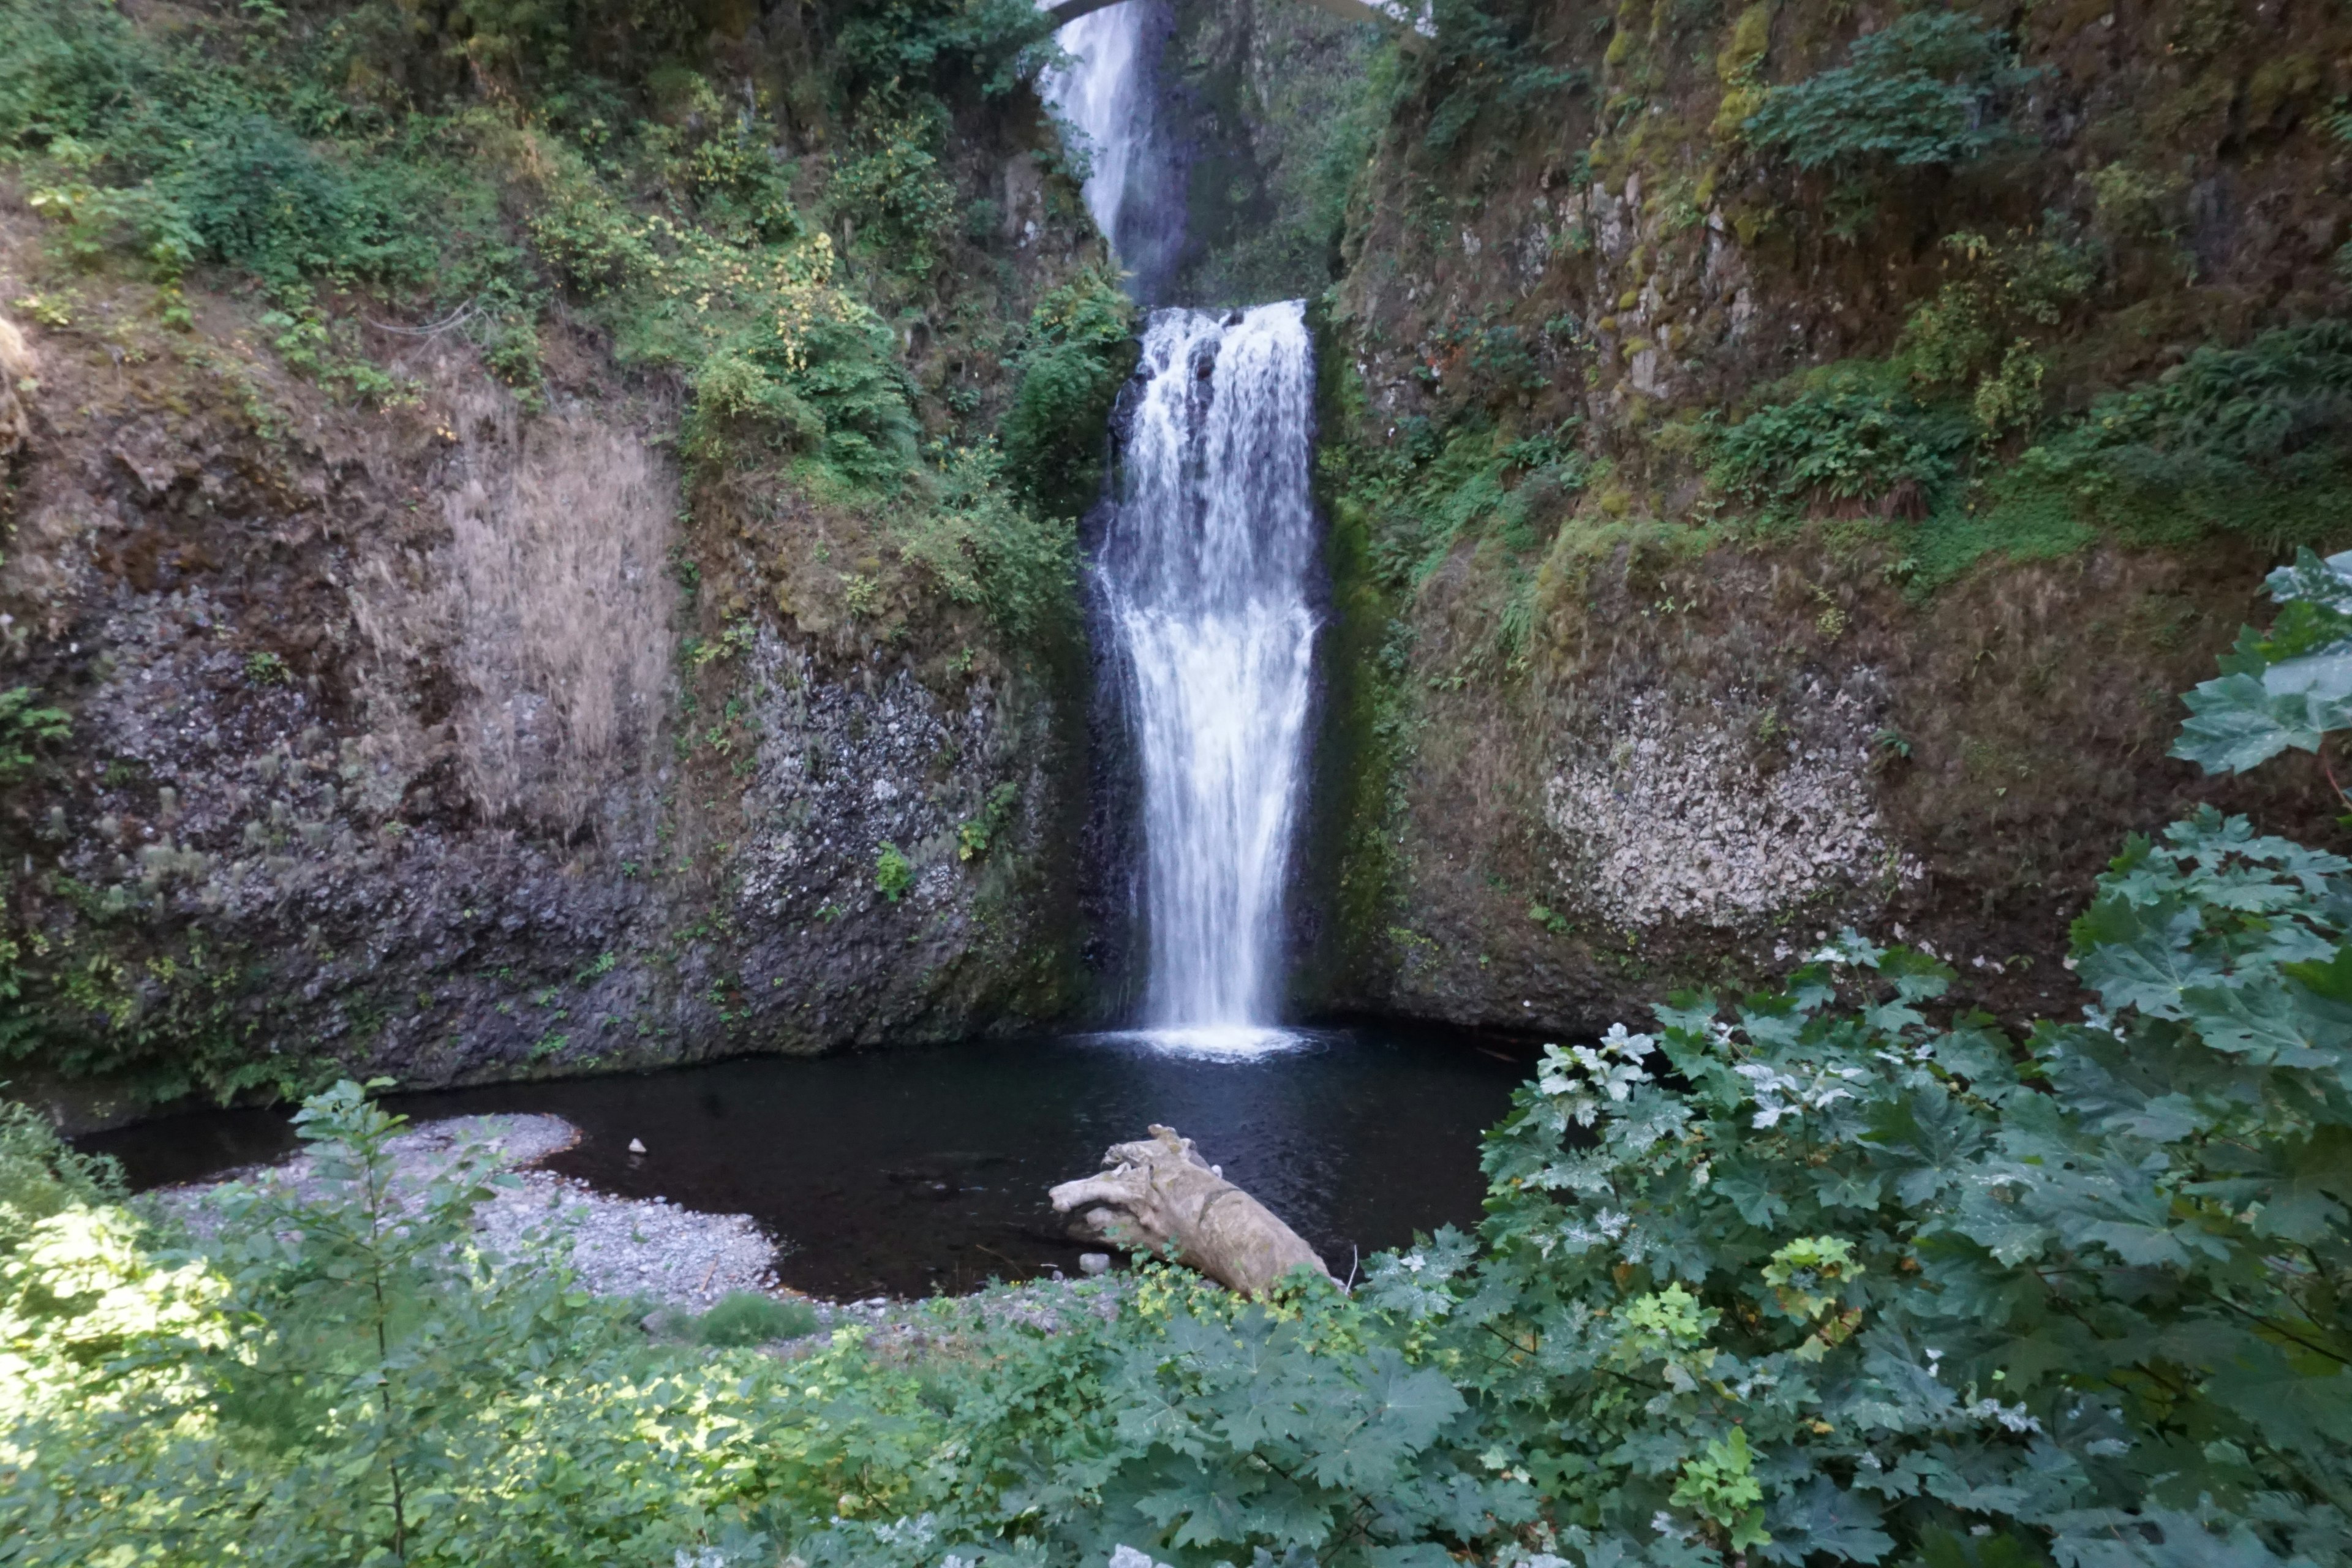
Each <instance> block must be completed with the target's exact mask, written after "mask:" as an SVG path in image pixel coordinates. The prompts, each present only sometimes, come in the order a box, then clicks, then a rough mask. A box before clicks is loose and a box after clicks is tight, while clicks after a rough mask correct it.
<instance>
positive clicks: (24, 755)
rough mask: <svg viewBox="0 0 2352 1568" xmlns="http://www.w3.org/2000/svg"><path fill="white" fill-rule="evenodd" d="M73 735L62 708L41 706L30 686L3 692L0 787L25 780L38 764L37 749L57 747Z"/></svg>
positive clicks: (0, 693) (1, 699)
mask: <svg viewBox="0 0 2352 1568" xmlns="http://www.w3.org/2000/svg"><path fill="white" fill-rule="evenodd" d="M72 733H73V721H72V719H71V717H70V716H69V715H68V713H67V712H66V711H65V710H64V709H62V708H48V707H44V706H42V705H40V703H39V702H38V701H37V699H36V697H35V694H34V691H33V689H32V688H31V687H29V686H16V687H11V688H10V689H7V690H5V691H0V784H6V783H9V782H11V781H13V780H16V779H19V778H22V777H24V776H25V774H26V773H29V772H31V771H32V768H33V764H34V763H36V762H37V761H38V760H39V753H38V752H37V751H36V750H35V748H37V747H40V746H46V745H50V744H54V743H55V742H58V741H62V740H64V739H65V738H66V737H67V736H68V735H70V734H72Z"/></svg>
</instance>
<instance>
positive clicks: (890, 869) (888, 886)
mask: <svg viewBox="0 0 2352 1568" xmlns="http://www.w3.org/2000/svg"><path fill="white" fill-rule="evenodd" d="M914 885H915V863H914V862H913V861H911V860H909V859H908V858H907V857H906V855H905V853H904V852H903V851H901V850H900V849H899V847H898V846H897V845H896V844H885V845H883V846H882V847H881V848H879V849H877V850H876V851H875V853H874V890H875V891H876V892H877V893H879V894H881V895H882V896H883V898H885V899H887V900H889V901H890V902H891V903H894V904H895V903H897V902H898V900H900V899H901V898H903V897H904V896H905V895H906V891H907V889H909V888H911V887H913V886H914Z"/></svg>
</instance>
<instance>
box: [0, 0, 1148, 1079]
mask: <svg viewBox="0 0 2352 1568" xmlns="http://www.w3.org/2000/svg"><path fill="white" fill-rule="evenodd" d="M1000 10H1002V8H1001V7H1000ZM1021 16H1025V12H1021V11H1019V10H1018V8H1016V12H1015V15H1014V16H1013V18H1012V19H1011V20H1010V21H1008V19H1007V17H1006V16H1002V15H998V14H995V13H991V12H988V11H987V10H986V8H984V7H983V8H979V9H974V8H970V7H963V6H958V5H930V6H924V5H913V6H903V7H898V8H896V9H893V10H891V11H889V12H888V13H887V14H881V15H876V14H870V13H866V12H861V11H860V10H858V9H857V8H855V7H851V8H845V9H841V10H838V11H825V10H823V9H803V8H798V7H792V6H785V7H772V8H766V9H763V10H761V11H759V12H757V13H755V12H754V11H752V10H751V8H748V7H733V8H730V7H724V6H720V7H715V8H705V9H699V10H698V9H695V8H692V7H683V6H680V7H667V6H660V5H617V4H616V5H609V6H604V7H602V8H599V7H597V6H594V5H586V6H570V7H561V6H559V7H541V6H532V5H511V6H505V7H499V6H489V7H484V6H480V5H477V6H473V7H469V8H468V9H467V11H465V12H463V13H458V12H454V11H447V10H444V9H436V8H430V7H427V8H423V9H419V8H415V7H409V6H404V5H391V4H380V5H379V4H368V3H364V0H362V3H361V4H356V5H343V4H327V5H296V6H290V7H287V8H285V9H284V10H282V11H281V10H279V9H278V8H277V7H261V8H256V7H250V6H247V7H235V6H222V7H218V8H213V9H204V8H196V9H190V8H184V7H163V6H156V7H126V8H125V14H124V15H123V16H120V17H118V16H117V15H116V14H115V13H113V12H111V11H110V10H107V9H104V8H101V7H89V6H80V5H63V4H48V3H46V0H14V3H11V4H8V5H0V37H5V39H6V40H7V47H6V48H5V50H0V55H5V59H0V148H5V154H6V160H5V163H0V311H5V322H0V334H4V335H0V349H5V367H6V368H5V381H0V387H5V394H0V396H5V408H6V414H5V418H0V432H5V437H0V450H5V456H0V462H5V464H6V465H7V480H8V489H7V492H6V502H5V504H6V508H7V516H6V524H7V528H8V531H9V541H8V543H7V546H6V551H5V555H6V559H5V566H0V610H4V611H5V616H0V626H5V660H6V664H7V669H6V672H5V678H0V686H5V688H6V689H9V690H11V691H12V692H16V693H18V694H19V696H18V698H17V707H16V709H14V710H11V712H10V715H9V717H8V718H7V720H6V721H7V722H8V723H9V724H10V726H11V728H10V730H9V738H10V740H11V742H12V744H11V747H10V752H11V757H12V759H13V760H11V761H9V762H8V763H7V767H8V770H9V773H8V779H7V799H6V808H5V812H0V848H5V862H0V863H5V867H6V868H7V870H6V891H5V898H6V906H7V910H6V921H7V924H6V932H5V947H0V959H5V973H0V997H5V1019H4V1020H0V1051H5V1058H0V1075H5V1076H6V1077H9V1078H13V1079H17V1080H18V1083H19V1086H20V1088H24V1087H31V1086H32V1085H34V1084H36V1083H39V1082H44V1081H48V1080H53V1079H64V1078H71V1079H77V1080H79V1081H81V1083H82V1084H83V1086H84V1088H83V1089H82V1090H81V1091H79V1092H81V1094H82V1095H83V1097H84V1098H85V1099H87V1098H88V1096H89V1093H90V1092H91V1090H92V1086H96V1088H97V1089H98V1090H100V1096H99V1098H100V1099H101V1100H103V1099H108V1098H111V1099H112V1100H115V1101H116V1102H118V1103H119V1105H122V1106H127V1105H130V1104H133V1103H136V1102H138V1101H139V1100H144V1099H152V1098H156V1097H164V1096H170V1095H173V1094H176V1093H179V1092H182V1091H184V1090H187V1089H205V1090H210V1091H214V1092H220V1093H227V1092H233V1091H235V1090H237V1089H244V1088H253V1089H290V1088H293V1087H295V1086H298V1085H299V1084H302V1083H305V1082H307V1081H309V1080H310V1079H315V1078H316V1077H318V1076H319V1075H320V1074H321V1073H323V1072H325V1071H327V1070H328V1069H329V1068H336V1069H339V1070H343V1071H355V1072H361V1073H365V1072H371V1071H383V1072H387V1073H390V1074H392V1075H394V1076H395V1077H397V1078H400V1079H404V1080H407V1081H412V1082H441V1081H448V1080H451V1079H467V1078H475V1077H483V1076H508V1075H513V1074H517V1073H528V1072H538V1071H547V1072H559V1071H576V1070H580V1069H583V1068H591V1067H597V1066H610V1065H618V1064H623V1063H628V1062H642V1061H648V1060H671V1059H678V1058H694V1057H698V1056H702V1055H708V1054H710V1053H713V1052H717V1051H722V1050H727V1049H740V1048H751V1047H758V1048H771V1049H816V1048H821V1047H827V1046H831V1045H835V1044H842V1043H847V1042H853V1041H861V1040H876V1039H880V1038H883V1037H886V1036H887V1037H891V1038H908V1037H949V1036H956V1035H961V1034H968V1033H972V1032H977V1031H981V1030H984V1029H987V1028H991V1027H996V1026H1005V1025H1008V1024H1018V1023H1021V1022H1023V1021H1025V1020H1032V1019H1035V1018H1039V1017H1044V1016H1053V1015H1055V1014H1056V1013H1058V1012H1060V1011H1062V1010H1063V1009H1064V1008H1066V1006H1067V1005H1069V1003H1070V1000H1071V998H1072V995H1073V994H1074V987H1075V986H1076V984H1079V977H1078V975H1077V974H1076V970H1075V967H1074V962H1073V959H1072V953H1073V952H1074V951H1075V948H1074V946H1073V942H1072V936H1073V931H1072V915H1071V912H1070V911H1071V906H1070V901H1069V898H1068V895H1067V893H1066V889H1068V887H1069V886H1070V885H1071V882H1072V877H1071V875H1070V870H1069V861H1070V853H1071V852H1070V849H1069V847H1068V846H1067V845H1066V844H1065V842H1064V841H1063V839H1062V837H1061V836H1060V835H1059V834H1058V832H1057V831H1056V828H1055V824H1056V823H1058V822H1059V821H1061V820H1063V819H1064V818H1065V817H1066V816H1068V815H1069V812H1070V809H1071V808H1070V803H1071V802H1072V801H1073V800H1074V799H1075V798H1076V793H1077V792H1078V791H1080V790H1081V789H1082V787H1083V775H1082V769H1083V757H1082V756H1081V755H1080V753H1079V751H1078V748H1077V746H1076V733H1075V730H1074V728H1073V722H1072V721H1073V709H1072V706H1071V700H1070V697H1071V693H1072V692H1074V691H1075V690H1076V689H1077V686H1078V679H1079V671H1080V668H1081V664H1082V656H1081V654H1080V651H1079V644H1078V637H1077V628H1076V621H1075V615H1074V610H1073V601H1072V592H1071V586H1072V585H1071V573H1072V550H1073V543H1072V540H1073V535H1074V521H1075V512H1076V508H1077V506H1078V505H1082V504H1083V501H1084V500H1085V499H1086V498H1087V496H1090V495H1091V493H1092V489H1093V484H1094V479H1093V476H1092V465H1093V464H1094V463H1095V461H1096V459H1097V454H1098V452H1099V430H1100V426H1101V421H1102V416H1103V411H1104V409H1105V408H1107V406H1108V400H1109V396H1110V394H1111V392H1112V390H1113V389H1115V387H1116V385H1117V384H1118V379H1119V377H1120V376H1121V375H1122V374H1124V363H1125V362H1124V360H1123V359H1122V357H1121V356H1122V355H1123V354H1125V353H1129V349H1128V318H1127V309H1126V307H1125V305H1124V303H1123V301H1121V300H1119V299H1118V295H1117V294H1116V292H1115V291H1114V290H1113V289H1111V288H1110V287H1109V285H1108V282H1107V281H1106V280H1105V279H1104V277H1103V275H1102V273H1101V271H1100V265H1101V261H1102V252H1101V248H1100V242H1099V241H1098V240H1097V238H1095V237H1093V236H1092V234H1091V233H1090V232H1089V231H1088V229H1087V225H1086V220H1085V217H1084V215H1083V212H1082V210H1081V208H1080V206H1079V205H1078V203H1077V201H1076V191H1075V189H1074V187H1073V185H1072V184H1071V182H1070V180H1069V178H1068V177H1067V175H1066V173H1064V172H1063V169H1062V163H1061V154H1060V152H1059V149H1058V143H1057V142H1056V140H1055V137H1054V135H1053V132H1052V130H1051V128H1050V126H1049V125H1048V124H1047V123H1046V121H1045V116H1044V114H1043V111H1042V110H1041V108H1040V105H1039V104H1038V102H1037V100H1036V99H1035V98H1034V94H1033V93H1032V92H1031V90H1030V89H1028V88H1027V87H1026V86H1024V85H1023V82H1024V62H1023V58H1022V57H1021V55H1020V53H1019V50H1020V48H1021V47H1024V39H1028V40H1031V41H1034V29H1029V30H1026V31H1024V27H1023V26H1022V25H1021V22H1020V17H1021ZM999 432H1001V433H1002V434H1003V437H1004V442H1005V447H1007V448H1008V449H1010V450H1012V451H1013V453H1015V454H1016V455H1017V457H1018V458H1019V462H1018V464H1017V466H1008V465H1007V464H1006V463H1005V462H1004V461H1003V459H1002V458H1000V457H999V456H998V448H997V447H996V446H995V445H994V440H993V438H994V437H995V436H996V435H997V434H998V433H999ZM1074 495H1075V496H1076V498H1077V499H1076V501H1073V500H1072V497H1073V496H1074ZM43 712H47V713H48V714H50V715H52V717H49V718H47V719H42V720H40V721H37V722H36V721H32V720H27V719H25V718H24V717H23V715H25V714H27V713H31V714H40V713H43Z"/></svg>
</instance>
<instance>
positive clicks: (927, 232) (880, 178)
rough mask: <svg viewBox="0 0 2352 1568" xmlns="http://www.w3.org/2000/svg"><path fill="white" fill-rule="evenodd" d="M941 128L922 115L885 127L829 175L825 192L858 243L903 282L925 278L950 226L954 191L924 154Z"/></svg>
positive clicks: (934, 158)
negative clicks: (862, 150)
mask: <svg viewBox="0 0 2352 1568" xmlns="http://www.w3.org/2000/svg"><path fill="white" fill-rule="evenodd" d="M945 130H946V128H945V126H944V125H942V124H940V123H939V121H937V120H934V119H930V118H928V117H912V116H910V117H908V118H905V119H901V120H896V121H889V122H887V123H885V124H884V125H882V126H881V127H880V128H879V129H878V130H877V132H876V134H875V141H874V144H873V146H872V147H871V148H870V149H869V150H868V151H867V152H866V153H864V154H863V155H861V156H859V157H856V158H854V159H851V160H850V161H849V162H847V163H844V164H842V165H841V167H840V168H839V170H837V171H836V172H835V174H834V176H833V183H832V184H831V185H830V186H829V187H828V191H827V194H828V195H830V196H831V198H832V201H833V204H834V206H835V210H836V211H838V212H839V213H841V214H842V215H843V216H845V217H847V218H848V219H850V220H851V222H852V223H853V224H855V225H856V228H857V232H858V233H859V235H860V236H861V243H870V244H872V245H873V246H875V247H877V248H878V249H879V250H880V251H881V252H882V253H883V254H884V255H885V256H886V257H887V260H888V263H889V265H890V267H891V268H893V269H894V270H896V271H898V272H902V273H904V274H905V275H906V276H908V277H909V278H914V279H922V278H926V277H929V275H930V271H931V268H933V267H935V266H937V265H938V264H939V260H940V254H941V252H942V250H943V249H944V248H945V247H946V245H947V243H948V240H949V237H950V234H951V232H952V231H953V229H954V227H955V223H956V192H955V187H954V186H953V185H951V184H949V183H948V180H947V177H946V176H945V175H943V174H940V167H939V163H940V161H939V159H938V157H937V156H935V155H934V154H933V153H932V152H931V151H930V148H931V146H932V145H934V144H936V143H937V142H938V141H939V139H940V137H941V136H942V135H943V134H944V133H945Z"/></svg>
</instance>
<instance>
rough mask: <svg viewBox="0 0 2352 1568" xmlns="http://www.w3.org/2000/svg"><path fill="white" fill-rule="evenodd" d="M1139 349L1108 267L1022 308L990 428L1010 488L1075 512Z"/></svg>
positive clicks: (1084, 501)
mask: <svg viewBox="0 0 2352 1568" xmlns="http://www.w3.org/2000/svg"><path fill="white" fill-rule="evenodd" d="M1137 353H1139V345H1138V343H1137V342H1136V337H1135V307H1134V305H1133V303H1132V302H1131V301H1130V300H1129V299H1128V298H1127V296H1126V295H1125V294H1123V293H1121V292H1120V291H1119V289H1118V282H1117V280H1116V279H1114V278H1112V277H1111V276H1110V275H1109V274H1108V273H1105V272H1099V271H1093V272H1087V273H1085V274H1082V275H1081V276H1079V277H1078V278H1076V279H1072V280H1071V281H1070V282H1068V283H1066V284H1065V285H1064V286H1063V287H1061V288H1059V289H1055V290H1054V291H1053V292H1052V293H1050V294H1048V295H1046V296H1045V299H1043V300H1039V301H1038V304H1037V308H1036V310H1034V311H1032V312H1031V313H1030V317H1029V329H1028V331H1027V333H1026V334H1025V336H1024V341H1023V343H1022V347H1021V350H1020V352H1019V353H1018V354H1017V355H1016V356H1015V358H1014V361H1013V368H1014V370H1015V371H1016V372H1017V374H1019V377H1020V380H1019V382H1018V383H1017V384H1016V386H1015V389H1014V392H1013V405H1012V407H1011V408H1009V409H1007V410H1006V412H1005V415H1004V420H1003V426H1001V427H1000V430H999V433H998V434H999V439H1000V440H1001V442H1002V443H1003V448H1004V463H1005V468H1006V471H1007V472H1008V473H1009V474H1010V475H1011V476H1012V479H1013V485H1014V486H1015V487H1016V488H1017V489H1019V491H1020V492H1021V493H1022V494H1023V495H1024V496H1025V497H1028V498H1029V499H1030V500H1033V501H1034V503H1035V504H1036V505H1037V506H1038V507H1040V508H1041V509H1043V510H1045V512H1047V513H1048V514H1049V515H1051V516H1055V517H1065V518H1075V517H1077V516H1078V515H1079V514H1081V513H1082V512H1084V511H1085V510H1087V508H1088V507H1090V506H1092V505H1093V504H1094V502H1095V499H1096V497H1097V494H1099V493H1100V491H1101V489H1102V474H1103V467H1102V465H1103V452H1104V446H1105V443H1106V441H1107V439H1108V437H1106V435H1105V433H1104V431H1105V426H1106V424H1107V423H1108V420H1109V418H1110V411H1111V405H1112V404H1113V403H1114V402H1115V401H1116V400H1117V399H1118V389H1119V385H1120V384H1121V383H1122V382H1124V381H1126V379H1127V378H1128V377H1129V375H1130V374H1133V373H1134V370H1135V359H1136V355H1137Z"/></svg>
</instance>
